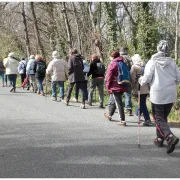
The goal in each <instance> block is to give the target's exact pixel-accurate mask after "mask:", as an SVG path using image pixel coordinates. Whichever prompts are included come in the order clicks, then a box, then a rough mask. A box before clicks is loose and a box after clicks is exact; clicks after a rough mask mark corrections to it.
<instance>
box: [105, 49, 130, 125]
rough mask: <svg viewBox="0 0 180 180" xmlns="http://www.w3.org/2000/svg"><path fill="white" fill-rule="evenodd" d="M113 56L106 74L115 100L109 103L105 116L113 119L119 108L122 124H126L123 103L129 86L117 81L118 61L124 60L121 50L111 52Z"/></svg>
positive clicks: (109, 88)
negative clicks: (123, 97)
mask: <svg viewBox="0 0 180 180" xmlns="http://www.w3.org/2000/svg"><path fill="white" fill-rule="evenodd" d="M111 57H112V58H113V59H112V61H111V63H110V64H109V66H108V69H107V74H106V88H107V90H108V93H109V94H111V95H112V96H113V98H112V99H113V100H112V101H111V102H110V104H109V114H107V113H105V114H104V116H105V117H106V118H107V119H109V120H110V121H111V120H112V116H113V114H114V112H115V110H116V107H117V109H118V114H119V118H120V121H121V122H120V125H122V126H125V125H126V121H125V115H124V107H123V103H122V95H123V93H124V92H127V90H128V89H127V87H126V86H123V85H119V84H118V82H117V77H118V66H117V63H118V62H119V61H123V57H122V56H120V54H119V51H113V52H112V53H111Z"/></svg>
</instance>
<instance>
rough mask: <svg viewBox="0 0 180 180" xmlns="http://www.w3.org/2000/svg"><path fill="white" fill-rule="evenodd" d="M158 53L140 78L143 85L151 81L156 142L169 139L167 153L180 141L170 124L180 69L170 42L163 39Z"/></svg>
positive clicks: (179, 78)
mask: <svg viewBox="0 0 180 180" xmlns="http://www.w3.org/2000/svg"><path fill="white" fill-rule="evenodd" d="M157 51H158V52H157V53H156V54H154V55H152V57H151V59H150V60H149V61H148V63H147V64H146V67H145V71H144V75H143V76H142V77H140V78H139V83H140V84H141V86H143V85H145V84H148V83H150V101H151V104H152V113H153V116H154V120H155V123H156V135H157V137H156V139H155V140H154V144H155V145H157V146H158V147H162V146H163V142H164V141H165V140H166V141H167V151H166V153H167V154H169V153H172V152H173V151H174V149H175V146H176V145H177V144H178V142H179V138H178V137H176V136H175V135H174V134H173V133H172V131H171V130H170V127H169V125H168V115H169V113H170V112H171V109H172V106H173V103H174V102H175V101H176V100H177V89H176V84H177V83H180V71H179V69H178V66H177V65H176V63H175V61H174V60H173V59H172V58H171V57H170V43H169V42H168V41H166V40H161V41H160V42H159V43H158V45H157Z"/></svg>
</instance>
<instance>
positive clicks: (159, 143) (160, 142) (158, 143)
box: [154, 138, 164, 147]
mask: <svg viewBox="0 0 180 180" xmlns="http://www.w3.org/2000/svg"><path fill="white" fill-rule="evenodd" d="M163 142H164V139H162V138H156V139H154V144H155V145H156V146H157V147H163V146H164V145H163Z"/></svg>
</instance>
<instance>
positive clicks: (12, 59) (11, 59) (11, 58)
mask: <svg viewBox="0 0 180 180" xmlns="http://www.w3.org/2000/svg"><path fill="white" fill-rule="evenodd" d="M8 59H9V60H10V61H11V63H17V62H18V61H17V60H16V59H14V58H13V57H9V58H8Z"/></svg>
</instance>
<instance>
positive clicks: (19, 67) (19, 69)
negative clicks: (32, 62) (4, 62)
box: [18, 63, 22, 73]
mask: <svg viewBox="0 0 180 180" xmlns="http://www.w3.org/2000/svg"><path fill="white" fill-rule="evenodd" d="M21 68H22V65H21V63H19V66H18V72H19V73H20V71H21Z"/></svg>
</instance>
